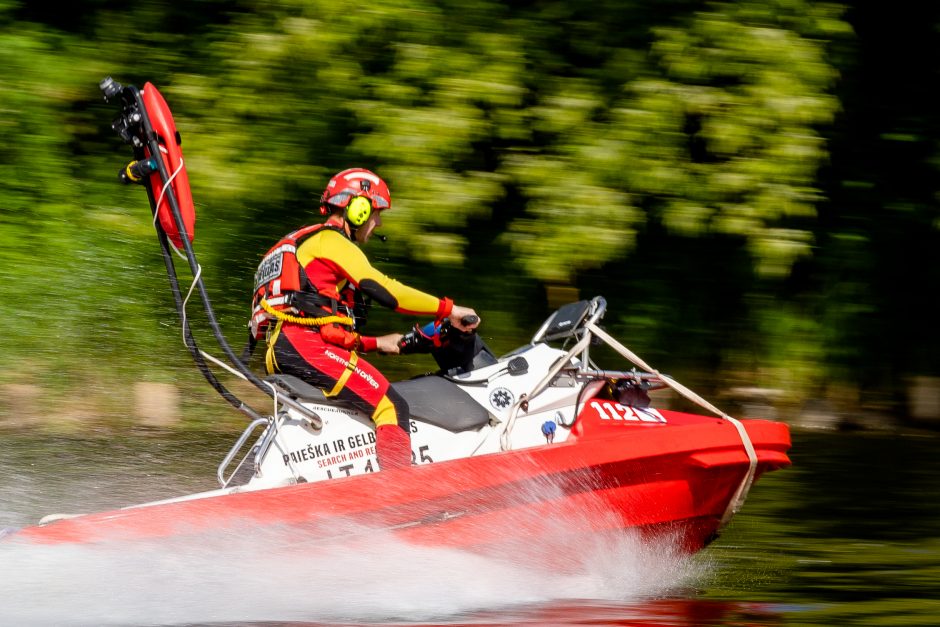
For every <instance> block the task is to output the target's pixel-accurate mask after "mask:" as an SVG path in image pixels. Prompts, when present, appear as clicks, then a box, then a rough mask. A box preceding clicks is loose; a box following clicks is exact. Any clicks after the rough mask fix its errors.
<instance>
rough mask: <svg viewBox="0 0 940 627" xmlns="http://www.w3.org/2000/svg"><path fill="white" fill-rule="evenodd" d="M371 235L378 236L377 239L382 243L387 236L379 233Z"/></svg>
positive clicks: (385, 240) (386, 239)
mask: <svg viewBox="0 0 940 627" xmlns="http://www.w3.org/2000/svg"><path fill="white" fill-rule="evenodd" d="M373 235H374V236H376V237H377V238H379V241H380V242H382V243H385V242H387V241H388V238H387V237H385V236H384V235H380V234H379V233H373Z"/></svg>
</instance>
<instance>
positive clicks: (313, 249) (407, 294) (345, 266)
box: [297, 229, 453, 317]
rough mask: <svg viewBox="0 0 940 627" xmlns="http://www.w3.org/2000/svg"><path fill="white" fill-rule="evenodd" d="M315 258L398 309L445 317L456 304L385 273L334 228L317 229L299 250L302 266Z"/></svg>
mask: <svg viewBox="0 0 940 627" xmlns="http://www.w3.org/2000/svg"><path fill="white" fill-rule="evenodd" d="M315 259H316V260H319V261H322V262H324V263H327V264H328V265H330V266H333V267H334V268H335V269H336V270H338V271H339V272H340V273H341V274H342V275H343V276H345V277H346V278H347V279H348V280H349V281H351V282H352V283H353V285H355V286H356V287H358V288H359V289H360V290H362V292H363V294H365V295H366V296H368V297H370V298H372V299H373V300H375V301H377V302H378V303H379V304H381V305H383V306H385V307H388V308H389V309H394V310H395V311H397V312H400V313H406V314H418V315H435V316H438V317H442V316H447V315H449V314H450V309H451V307H452V306H453V303H452V302H451V301H450V299H447V298H438V297H436V296H431V295H430V294H426V293H424V292H422V291H420V290H416V289H414V288H412V287H408V286H407V285H404V284H403V283H400V282H399V281H396V280H395V279H393V278H391V277H388V276H386V275H384V274H382V273H381V272H379V271H378V270H376V269H375V268H373V267H372V264H370V263H369V260H368V259H367V258H366V256H365V253H363V252H362V250H361V249H360V248H359V247H358V246H357V245H356V244H355V243H353V242H352V241H350V240H349V239H348V238H346V237H345V236H344V235H343V234H341V233H338V232H337V231H334V230H332V229H330V230H327V229H324V230H323V231H321V232H319V233H317V234H316V235H314V236H313V237H311V238H310V239H308V240H307V241H306V242H304V243H303V244H302V245H301V246H300V248H299V249H298V250H297V260H298V261H299V262H300V264H301V266H303V267H306V266H307V264H308V263H310V262H311V261H313V260H315Z"/></svg>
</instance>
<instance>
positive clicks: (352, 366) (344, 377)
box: [323, 352, 359, 397]
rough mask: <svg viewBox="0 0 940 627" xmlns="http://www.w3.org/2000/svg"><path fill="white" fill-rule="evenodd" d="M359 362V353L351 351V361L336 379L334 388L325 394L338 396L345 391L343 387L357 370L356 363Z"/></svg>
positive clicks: (324, 393)
mask: <svg viewBox="0 0 940 627" xmlns="http://www.w3.org/2000/svg"><path fill="white" fill-rule="evenodd" d="M358 362H359V355H358V354H356V353H355V352H352V353H349V361H348V362H347V363H346V369H345V370H343V374H341V375H339V379H337V380H336V385H334V386H333V389H332V390H330V391H329V392H326V391H324V392H323V395H324V396H328V397H329V396H336V395H337V394H339V393H340V392H342V391H343V388H344V387H346V382H347V381H349V377H350V376H351V375H352V373H353V372H354V371H355V370H356V364H357V363H358Z"/></svg>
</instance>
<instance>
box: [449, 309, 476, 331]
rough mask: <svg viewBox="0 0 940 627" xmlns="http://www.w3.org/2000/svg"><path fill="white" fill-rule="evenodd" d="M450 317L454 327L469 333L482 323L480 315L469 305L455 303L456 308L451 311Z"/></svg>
mask: <svg viewBox="0 0 940 627" xmlns="http://www.w3.org/2000/svg"><path fill="white" fill-rule="evenodd" d="M449 319H450V323H451V325H453V326H454V328H456V329H459V330H460V331H463V332H464V333H469V332H470V331H472V330H473V329H475V328H477V326H479V324H480V316H478V315H477V312H475V311H474V310H473V309H471V308H469V307H461V306H460V305H454V308H453V309H451V311H450V317H449Z"/></svg>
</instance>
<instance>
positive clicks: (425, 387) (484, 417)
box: [392, 375, 490, 433]
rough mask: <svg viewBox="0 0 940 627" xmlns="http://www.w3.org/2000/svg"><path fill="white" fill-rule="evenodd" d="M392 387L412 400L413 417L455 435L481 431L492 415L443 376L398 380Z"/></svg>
mask: <svg viewBox="0 0 940 627" xmlns="http://www.w3.org/2000/svg"><path fill="white" fill-rule="evenodd" d="M392 388H393V389H394V390H395V391H396V392H398V393H399V394H401V395H402V396H403V397H404V399H405V400H406V401H408V408H409V409H410V411H411V417H412V418H414V419H415V420H419V421H421V422H426V423H428V424H432V425H434V426H435V427H440V428H442V429H447V430H448V431H453V432H454V433H459V432H461V431H471V430H476V429H479V428H480V427H482V426H484V425H486V424H487V423H489V421H490V415H489V413H488V412H487V411H486V409H484V408H483V406H482V405H480V404H479V403H478V402H476V401H475V400H473V398H472V397H471V396H470V395H469V394H467V393H466V392H464V391H463V390H462V389H460V388H459V387H458V386H457V384H455V383H453V382H452V381H448V380H447V379H444V378H443V377H438V376H434V375H427V376H423V377H417V378H415V379H409V380H407V381H396V382H395V383H392Z"/></svg>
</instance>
